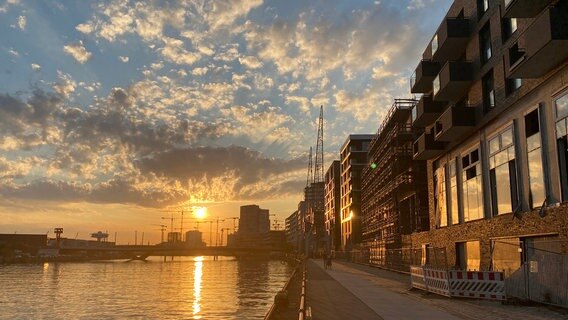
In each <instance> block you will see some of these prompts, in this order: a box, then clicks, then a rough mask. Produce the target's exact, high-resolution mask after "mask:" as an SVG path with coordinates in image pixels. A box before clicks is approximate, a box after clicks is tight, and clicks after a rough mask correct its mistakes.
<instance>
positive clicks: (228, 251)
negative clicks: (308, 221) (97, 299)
mask: <svg viewBox="0 0 568 320" xmlns="http://www.w3.org/2000/svg"><path fill="white" fill-rule="evenodd" d="M59 254H60V255H61V256H73V257H84V258H85V259H86V260H89V259H104V260H113V259H130V260H145V259H146V258H148V257H150V256H162V257H164V259H165V257H174V256H175V257H178V256H214V257H219V256H231V257H243V256H245V257H254V256H258V257H271V256H278V257H280V256H282V255H283V254H284V250H283V249H282V248H275V247H226V246H215V247H214V246H211V247H188V246H183V245H175V244H172V245H168V244H159V245H153V246H143V245H121V246H109V247H81V248H75V247H73V248H60V249H59Z"/></svg>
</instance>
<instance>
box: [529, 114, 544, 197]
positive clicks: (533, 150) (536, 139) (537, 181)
mask: <svg viewBox="0 0 568 320" xmlns="http://www.w3.org/2000/svg"><path fill="white" fill-rule="evenodd" d="M525 136H526V139H527V162H528V166H529V184H530V188H529V191H530V193H529V203H530V206H531V208H535V207H540V206H541V205H542V204H543V203H544V200H545V199H546V189H545V185H544V173H543V161H542V150H541V147H542V143H541V139H540V121H539V113H538V108H537V109H535V110H533V111H532V112H530V113H529V114H527V115H526V116H525Z"/></svg>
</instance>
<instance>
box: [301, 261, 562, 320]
mask: <svg viewBox="0 0 568 320" xmlns="http://www.w3.org/2000/svg"><path fill="white" fill-rule="evenodd" d="M307 268H308V284H307V286H308V287H307V299H306V300H307V305H308V306H310V307H311V308H312V315H313V319H315V320H335V319H338V320H339V319H365V320H373V319H384V320H391V319H393V320H394V319H397V320H398V319H401V320H403V319H440V320H445V319H471V320H473V319H475V320H486V319H487V320H489V319H492V320H493V319H504V320H513V319H537V320H540V319H543V320H544V319H568V313H567V312H565V311H563V310H558V311H556V310H551V309H550V308H547V307H540V306H539V307H530V306H518V305H503V304H501V303H500V302H494V301H482V300H470V299H450V298H445V297H441V296H438V295H435V294H427V293H424V292H422V291H420V290H409V288H410V278H409V276H408V275H405V274H400V273H395V272H391V271H387V270H382V269H379V268H374V267H369V266H364V265H357V264H352V263H344V262H339V261H334V263H333V269H332V270H324V269H323V265H322V262H321V261H320V260H309V261H308V262H307Z"/></svg>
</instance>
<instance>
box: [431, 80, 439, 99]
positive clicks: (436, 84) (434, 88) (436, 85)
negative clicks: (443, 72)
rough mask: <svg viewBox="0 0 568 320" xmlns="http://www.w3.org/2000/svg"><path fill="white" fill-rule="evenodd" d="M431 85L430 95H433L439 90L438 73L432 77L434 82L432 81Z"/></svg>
mask: <svg viewBox="0 0 568 320" xmlns="http://www.w3.org/2000/svg"><path fill="white" fill-rule="evenodd" d="M432 87H433V90H432V91H433V93H432V97H435V96H436V94H438V91H440V75H437V76H436V78H434V82H432Z"/></svg>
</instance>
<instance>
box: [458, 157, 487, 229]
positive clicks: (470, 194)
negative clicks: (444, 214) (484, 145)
mask: <svg viewBox="0 0 568 320" xmlns="http://www.w3.org/2000/svg"><path fill="white" fill-rule="evenodd" d="M462 166H463V172H462V181H463V219H464V221H471V220H477V219H481V218H483V190H482V183H481V162H480V161H479V149H475V150H473V151H471V152H470V153H469V154H467V155H465V156H464V157H462Z"/></svg>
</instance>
